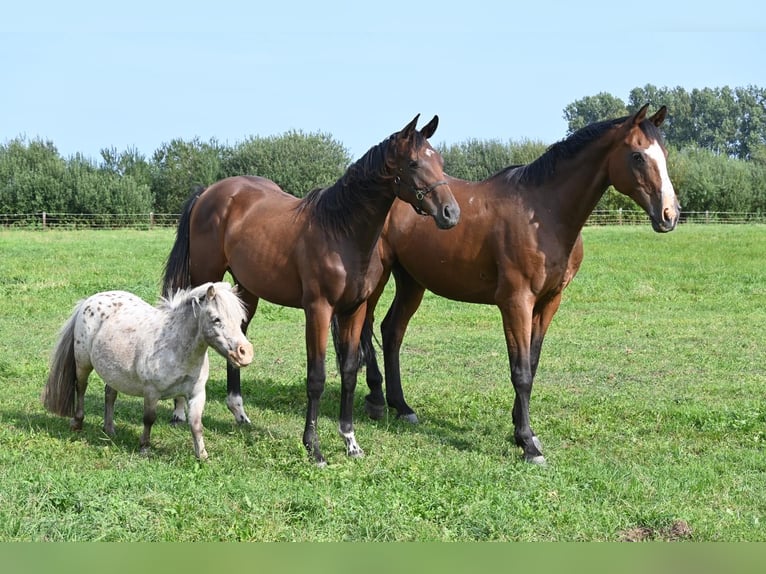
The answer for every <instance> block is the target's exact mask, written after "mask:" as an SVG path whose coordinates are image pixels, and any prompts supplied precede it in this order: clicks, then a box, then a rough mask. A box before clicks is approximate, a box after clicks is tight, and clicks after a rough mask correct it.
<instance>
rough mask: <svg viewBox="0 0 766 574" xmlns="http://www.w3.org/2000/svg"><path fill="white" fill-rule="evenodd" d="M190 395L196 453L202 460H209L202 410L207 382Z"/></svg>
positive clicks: (191, 423) (190, 416)
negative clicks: (203, 433)
mask: <svg viewBox="0 0 766 574" xmlns="http://www.w3.org/2000/svg"><path fill="white" fill-rule="evenodd" d="M197 387H201V388H198V389H196V390H195V392H194V393H193V394H192V395H191V396H190V397H189V401H188V402H189V426H190V427H191V434H192V441H193V442H194V455H195V456H196V457H197V458H198V459H200V460H207V450H205V440H204V439H203V438H202V412H203V411H204V410H205V398H206V394H205V382H204V381H203V382H202V384H201V385H200V384H198V385H197Z"/></svg>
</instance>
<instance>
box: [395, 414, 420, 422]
mask: <svg viewBox="0 0 766 574" xmlns="http://www.w3.org/2000/svg"><path fill="white" fill-rule="evenodd" d="M396 418H398V419H399V420H403V421H404V422H406V423H410V424H413V425H416V424H418V423H420V421H419V420H418V415H416V414H415V413H409V414H406V415H397V417H396Z"/></svg>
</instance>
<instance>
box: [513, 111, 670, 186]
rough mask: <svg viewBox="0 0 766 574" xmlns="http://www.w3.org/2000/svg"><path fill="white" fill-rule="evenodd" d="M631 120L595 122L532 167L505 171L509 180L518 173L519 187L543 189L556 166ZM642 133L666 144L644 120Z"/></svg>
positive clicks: (556, 145)
mask: <svg viewBox="0 0 766 574" xmlns="http://www.w3.org/2000/svg"><path fill="white" fill-rule="evenodd" d="M630 117H632V116H624V117H621V118H616V119H613V120H605V121H602V122H595V123H592V124H589V125H587V126H585V127H583V128H580V129H579V130H577V131H576V132H575V133H573V134H572V135H570V136H569V137H567V138H565V139H563V140H561V141H559V142H556V143H554V144H552V145H551V146H550V147H549V148H548V149H547V150H546V151H545V153H543V155H541V156H540V157H539V158H537V159H536V160H535V161H533V162H532V163H529V164H527V165H525V166H523V167H521V168H519V169H518V170H516V169H515V166H510V167H508V168H506V169H505V170H504V172H503V173H504V174H505V176H506V177H509V176H510V175H511V173H513V172H515V173H516V174H517V177H518V181H519V183H522V184H528V185H541V184H542V183H543V182H545V181H546V180H547V179H548V178H549V177H551V176H553V174H555V172H556V165H557V164H558V162H560V161H564V160H567V159H572V158H573V157H576V156H577V154H579V153H580V152H581V151H582V150H583V149H585V148H586V147H588V146H589V145H590V144H591V143H593V142H594V141H596V140H597V139H599V138H600V137H601V136H603V135H604V133H606V132H607V131H609V130H610V129H612V128H613V127H614V126H615V125H617V124H620V123H622V122H624V121H626V120H628V119H629V118H630ZM640 127H641V130H642V131H643V132H644V133H645V134H646V135H647V137H650V138H652V139H655V140H657V141H659V142H663V137H662V133H661V132H660V130H659V129H658V128H657V126H655V125H654V124H653V123H652V122H650V121H648V120H644V121H643V122H641V126H640Z"/></svg>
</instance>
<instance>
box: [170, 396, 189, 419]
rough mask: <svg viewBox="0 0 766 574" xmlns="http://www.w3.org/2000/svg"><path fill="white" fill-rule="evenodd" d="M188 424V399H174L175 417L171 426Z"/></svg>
mask: <svg viewBox="0 0 766 574" xmlns="http://www.w3.org/2000/svg"><path fill="white" fill-rule="evenodd" d="M185 422H186V399H185V398H184V397H176V398H175V399H173V416H172V417H170V424H171V425H177V424H181V423H185Z"/></svg>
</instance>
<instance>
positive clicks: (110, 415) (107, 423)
mask: <svg viewBox="0 0 766 574" xmlns="http://www.w3.org/2000/svg"><path fill="white" fill-rule="evenodd" d="M116 400H117V389H115V388H114V387H110V386H109V385H104V432H105V433H106V434H108V435H109V436H114V434H115V433H114V402H115V401H116Z"/></svg>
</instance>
